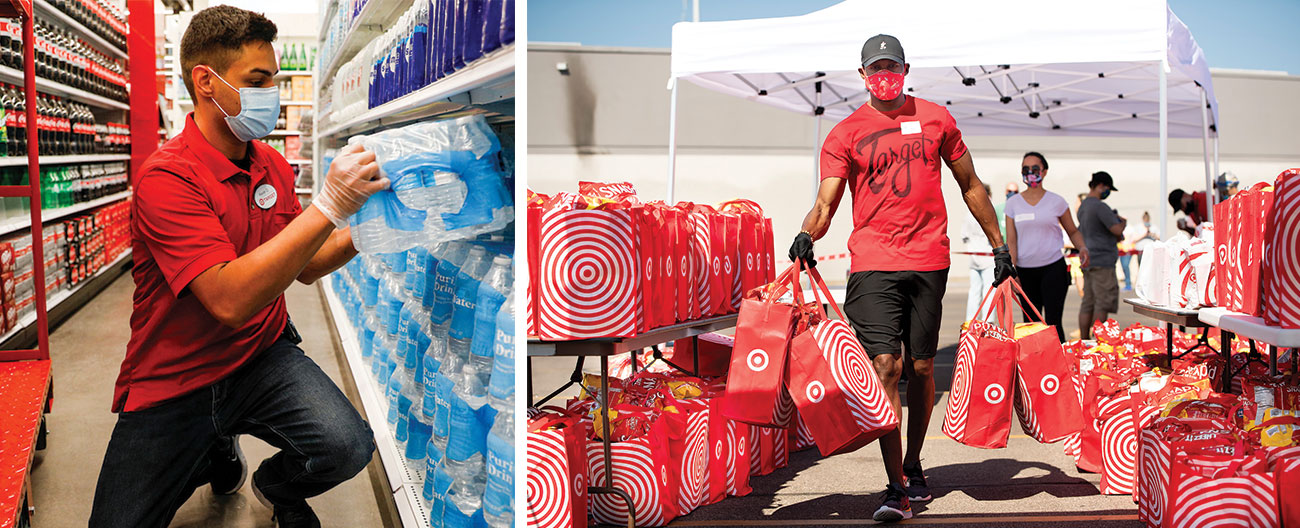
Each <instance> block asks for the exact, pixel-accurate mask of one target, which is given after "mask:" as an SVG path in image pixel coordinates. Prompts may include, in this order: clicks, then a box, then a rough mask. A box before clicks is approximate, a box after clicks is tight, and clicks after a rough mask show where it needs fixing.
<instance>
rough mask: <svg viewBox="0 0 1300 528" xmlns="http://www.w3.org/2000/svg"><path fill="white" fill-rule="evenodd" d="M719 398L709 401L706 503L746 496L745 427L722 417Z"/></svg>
mask: <svg viewBox="0 0 1300 528" xmlns="http://www.w3.org/2000/svg"><path fill="white" fill-rule="evenodd" d="M725 398H726V396H723V395H721V394H718V395H717V396H714V397H712V398H709V417H710V420H709V445H710V446H711V448H710V449H709V500H708V503H709V504H712V503H715V502H718V501H720V500H722V499H723V498H725V497H726V496H728V495H731V496H734V497H743V496H745V495H749V493H750V491H752V489H751V488H750V487H749V466H750V460H749V453H750V439H749V425H747V424H743V423H740V422H737V421H735V420H731V419H728V418H726V417H725V416H723V414H722V409H723V405H722V402H723V400H724V399H725Z"/></svg>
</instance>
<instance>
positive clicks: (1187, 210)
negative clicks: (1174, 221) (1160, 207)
mask: <svg viewBox="0 0 1300 528" xmlns="http://www.w3.org/2000/svg"><path fill="white" fill-rule="evenodd" d="M1169 206H1170V207H1173V208H1174V213H1183V214H1185V215H1187V216H1186V217H1184V218H1179V219H1178V229H1180V230H1182V231H1186V232H1187V234H1188V235H1190V236H1196V226H1198V225H1200V223H1201V222H1204V221H1205V219H1206V218H1209V214H1208V213H1207V211H1206V207H1208V205H1207V203H1206V196H1205V191H1196V192H1193V193H1191V194H1188V193H1187V192H1186V191H1184V190H1182V189H1174V190H1173V191H1172V192H1170V193H1169Z"/></svg>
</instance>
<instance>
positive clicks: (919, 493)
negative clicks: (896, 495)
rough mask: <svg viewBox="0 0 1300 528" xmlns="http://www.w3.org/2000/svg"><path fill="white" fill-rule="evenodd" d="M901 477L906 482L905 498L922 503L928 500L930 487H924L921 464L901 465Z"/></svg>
mask: <svg viewBox="0 0 1300 528" xmlns="http://www.w3.org/2000/svg"><path fill="white" fill-rule="evenodd" d="M903 477H905V478H906V482H907V487H906V491H907V498H908V499H911V500H914V501H918V502H923V501H928V500H930V498H931V497H930V487H929V486H926V485H925V474H924V472H922V471H921V463H920V462H917V463H916V464H913V465H910V466H909V465H906V464H904V465H903Z"/></svg>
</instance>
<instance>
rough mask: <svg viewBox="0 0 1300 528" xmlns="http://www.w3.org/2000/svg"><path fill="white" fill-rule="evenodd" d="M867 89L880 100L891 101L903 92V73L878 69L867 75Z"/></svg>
mask: <svg viewBox="0 0 1300 528" xmlns="http://www.w3.org/2000/svg"><path fill="white" fill-rule="evenodd" d="M867 91H869V92H871V95H874V96H876V99H880V100H881V101H893V100H894V99H897V98H898V96H899V94H901V93H903V74H901V73H894V72H892V71H889V70H880V71H878V72H876V73H873V74H871V75H868V76H867Z"/></svg>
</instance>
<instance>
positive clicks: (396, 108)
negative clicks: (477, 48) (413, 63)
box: [319, 44, 515, 138]
mask: <svg viewBox="0 0 1300 528" xmlns="http://www.w3.org/2000/svg"><path fill="white" fill-rule="evenodd" d="M514 49H515V45H514V44H510V45H508V46H505V47H503V48H500V49H497V50H494V51H493V52H492V53H489V54H488V55H487V56H485V57H483V58H481V59H479V60H476V61H474V62H473V63H471V64H469V65H468V66H466V67H464V68H462V69H460V70H458V71H456V72H455V73H452V74H451V75H448V76H446V77H443V78H442V79H439V80H438V81H437V82H434V83H433V84H430V85H427V86H425V87H423V88H420V89H419V90H416V91H414V92H411V93H408V94H406V95H403V96H401V97H398V98H397V99H394V100H392V101H389V102H387V103H384V104H382V105H379V106H376V107H374V108H371V109H369V110H367V111H365V112H362V113H361V114H360V115H358V116H356V117H353V118H351V119H348V120H347V121H344V122H342V123H338V124H333V125H330V127H329V128H326V129H325V131H324V132H321V133H320V136H319V137H322V138H323V137H330V136H335V135H337V134H339V133H340V132H343V131H346V130H351V129H352V128H354V127H356V126H357V125H360V124H363V123H366V124H372V125H373V126H380V125H382V123H380V122H379V120H380V119H383V118H385V117H390V116H393V115H396V114H399V113H402V112H407V111H411V110H414V109H417V108H420V107H423V106H426V105H428V104H430V103H434V102H437V101H441V100H443V99H446V98H448V97H452V96H455V95H459V94H462V93H466V92H470V91H472V90H474V89H475V88H478V87H479V86H482V85H485V84H487V83H489V82H492V81H496V80H499V79H502V78H504V77H506V76H507V75H512V74H513V73H514V69H515V53H514ZM372 128H373V127H372Z"/></svg>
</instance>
